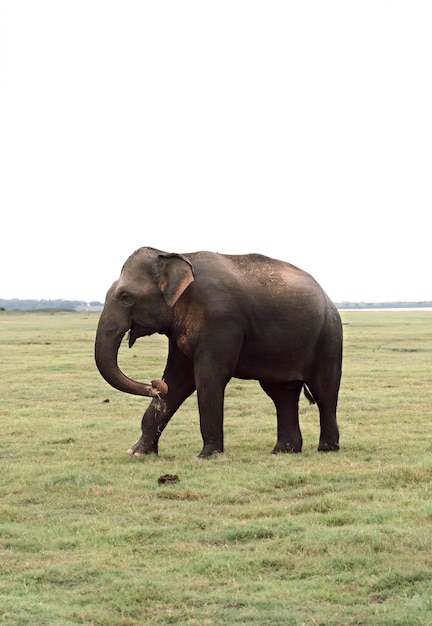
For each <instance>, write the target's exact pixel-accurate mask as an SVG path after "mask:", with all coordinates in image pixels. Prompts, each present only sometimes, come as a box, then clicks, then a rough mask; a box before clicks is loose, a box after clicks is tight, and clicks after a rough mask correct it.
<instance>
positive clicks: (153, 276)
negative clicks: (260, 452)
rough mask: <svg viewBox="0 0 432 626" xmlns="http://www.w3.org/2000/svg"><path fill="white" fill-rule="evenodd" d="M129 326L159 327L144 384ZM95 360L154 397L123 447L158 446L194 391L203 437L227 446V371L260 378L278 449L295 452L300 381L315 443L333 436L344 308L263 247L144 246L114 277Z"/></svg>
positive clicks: (330, 444)
mask: <svg viewBox="0 0 432 626" xmlns="http://www.w3.org/2000/svg"><path fill="white" fill-rule="evenodd" d="M127 331H129V346H130V347H132V346H133V344H134V343H135V341H136V340H137V339H138V338H139V337H144V336H146V335H151V334H153V333H161V334H165V335H166V336H167V337H168V340H169V352H168V359H167V363H166V367H165V371H164V373H163V377H162V380H155V381H153V382H152V383H151V384H144V383H141V382H137V381H134V380H132V379H130V378H128V377H127V376H126V375H125V374H123V372H122V371H121V370H120V368H119V366H118V362H117V354H118V350H119V346H120V343H121V341H122V339H123V337H124V335H125V333H126V332H127ZM95 358H96V364H97V367H98V369H99V371H100V373H101V375H102V376H103V377H104V378H105V380H106V381H107V382H108V383H109V384H111V385H112V386H113V387H115V388H116V389H119V390H120V391H124V392H126V393H132V394H136V395H147V396H151V397H153V399H152V401H151V403H150V405H149V407H148V408H147V410H146V411H145V413H144V416H143V419H142V425H141V426H142V435H141V437H140V439H139V440H138V442H137V443H136V444H135V445H134V446H133V447H132V448H131V449H130V450H129V454H131V455H137V454H148V453H152V452H153V453H157V452H158V441H159V437H160V435H161V433H162V431H163V430H164V428H165V426H166V425H167V424H168V422H169V420H170V419H171V417H172V416H173V415H174V413H175V412H176V410H177V409H178V408H179V406H180V405H181V404H182V403H183V402H184V401H185V400H186V398H188V397H189V396H190V395H191V394H192V393H193V392H194V391H195V390H196V391H197V397H198V407H199V415H200V427H201V435H202V439H203V443H204V445H203V449H202V451H201V453H200V455H199V456H201V457H207V456H210V455H211V454H213V453H214V452H223V449H224V442H223V405H224V392H225V387H226V385H227V383H228V381H229V380H230V379H231V378H232V377H236V378H242V379H256V380H258V381H259V383H260V385H261V387H262V388H263V390H264V391H265V392H266V394H268V395H269V396H270V398H271V399H272V400H273V402H274V404H275V407H276V416H277V442H276V445H275V447H274V449H273V452H274V453H276V452H300V451H301V449H302V435H301V431H300V426H299V415H298V401H299V396H300V392H301V390H302V388H303V387H304V389H305V393H306V395H307V397H308V398H309V399H310V400H311V401H315V402H316V404H317V406H318V409H319V415H320V439H319V446H318V450H320V451H330V450H338V448H339V431H338V426H337V421H336V406H337V400H338V393H339V385H340V378H341V365H342V325H341V320H340V316H339V313H338V311H337V309H336V307H335V306H334V304H333V303H332V302H331V301H330V299H329V298H328V296H327V294H326V293H325V292H324V291H323V290H322V289H321V287H320V286H319V285H318V283H317V282H316V281H315V280H314V279H313V278H312V277H311V276H310V275H309V274H307V273H306V272H304V271H302V270H300V269H299V268H297V267H295V266H293V265H290V264H289V263H285V262H282V261H277V260H275V259H270V258H268V257H265V256H262V255H259V254H249V255H225V254H216V253H212V252H194V253H191V254H171V253H166V252H161V251H159V250H155V249H153V248H140V249H139V250H137V251H136V252H135V253H134V254H132V256H130V257H129V259H128V260H127V261H126V263H125V264H124V266H123V269H122V271H121V274H120V277H119V279H118V280H117V281H116V282H115V283H114V284H113V285H112V287H111V288H110V289H109V291H108V293H107V297H106V302H105V306H104V309H103V311H102V314H101V317H100V320H99V324H98V328H97V333H96V341H95Z"/></svg>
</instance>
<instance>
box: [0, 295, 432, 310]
mask: <svg viewBox="0 0 432 626" xmlns="http://www.w3.org/2000/svg"><path fill="white" fill-rule="evenodd" d="M335 304H336V306H337V308H338V309H413V308H432V300H430V301H428V302H336V303H335ZM102 308H103V303H102V302H97V301H93V302H84V301H82V300H18V299H13V300H2V299H1V298H0V311H44V310H53V309H55V310H57V311H101V310H102Z"/></svg>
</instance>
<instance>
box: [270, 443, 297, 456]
mask: <svg viewBox="0 0 432 626" xmlns="http://www.w3.org/2000/svg"><path fill="white" fill-rule="evenodd" d="M301 451H302V444H299V445H294V444H292V443H277V444H276V445H275V447H274V448H273V450H272V454H281V453H282V454H299V453H300V452H301Z"/></svg>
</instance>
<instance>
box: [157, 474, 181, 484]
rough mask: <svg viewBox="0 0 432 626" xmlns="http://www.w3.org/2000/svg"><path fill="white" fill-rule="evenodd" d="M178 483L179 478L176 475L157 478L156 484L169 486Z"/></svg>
mask: <svg viewBox="0 0 432 626" xmlns="http://www.w3.org/2000/svg"><path fill="white" fill-rule="evenodd" d="M178 482H180V478H179V477H178V476H177V474H164V475H163V476H159V478H158V483H159V485H170V484H172V483H178Z"/></svg>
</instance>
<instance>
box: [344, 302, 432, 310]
mask: <svg viewBox="0 0 432 626" xmlns="http://www.w3.org/2000/svg"><path fill="white" fill-rule="evenodd" d="M335 304H336V306H337V308H338V309H423V308H425V309H426V308H432V300H430V301H424V302H335Z"/></svg>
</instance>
